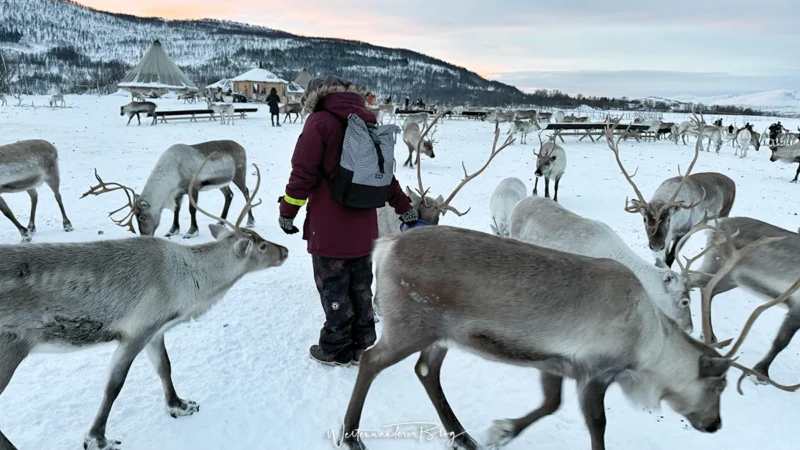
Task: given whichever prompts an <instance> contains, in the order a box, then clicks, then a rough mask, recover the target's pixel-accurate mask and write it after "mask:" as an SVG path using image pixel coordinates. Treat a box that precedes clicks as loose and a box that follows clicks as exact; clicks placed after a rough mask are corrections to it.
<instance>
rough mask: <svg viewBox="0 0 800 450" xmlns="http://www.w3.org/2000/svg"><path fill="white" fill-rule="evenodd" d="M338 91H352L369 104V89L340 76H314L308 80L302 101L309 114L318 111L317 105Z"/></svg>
mask: <svg viewBox="0 0 800 450" xmlns="http://www.w3.org/2000/svg"><path fill="white" fill-rule="evenodd" d="M336 92H352V93H354V94H358V95H360V96H361V97H363V98H364V105H366V104H367V90H366V89H364V88H363V87H361V86H358V85H356V84H353V83H350V82H348V81H345V80H343V79H341V78H338V77H333V76H328V77H325V78H314V79H312V80H311V81H309V82H308V89H307V90H306V92H305V93H304V94H303V97H302V99H301V100H300V103H302V104H303V108H304V109H305V111H306V112H307V113H309V114H311V113H313V112H315V111H316V109H317V106H318V104H319V102H320V100H322V99H323V98H325V96H326V95H328V94H333V93H336Z"/></svg>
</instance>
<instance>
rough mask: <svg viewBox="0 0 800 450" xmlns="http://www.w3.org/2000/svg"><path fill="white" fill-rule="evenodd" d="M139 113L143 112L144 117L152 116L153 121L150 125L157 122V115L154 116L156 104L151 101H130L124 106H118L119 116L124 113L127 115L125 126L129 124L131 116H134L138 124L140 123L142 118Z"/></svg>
mask: <svg viewBox="0 0 800 450" xmlns="http://www.w3.org/2000/svg"><path fill="white" fill-rule="evenodd" d="M141 113H145V114H146V117H152V118H153V122H152V123H151V124H150V125H156V124H157V123H158V117H157V116H156V104H155V103H153V102H137V101H132V102H130V103H128V104H127V105H125V106H120V108H119V115H120V116H124V115H126V114H127V116H128V123H126V124H125V126H128V125H130V124H131V120H133V116H136V120H137V121H138V122H139V125H141V124H142V119H140V118H139V114H141Z"/></svg>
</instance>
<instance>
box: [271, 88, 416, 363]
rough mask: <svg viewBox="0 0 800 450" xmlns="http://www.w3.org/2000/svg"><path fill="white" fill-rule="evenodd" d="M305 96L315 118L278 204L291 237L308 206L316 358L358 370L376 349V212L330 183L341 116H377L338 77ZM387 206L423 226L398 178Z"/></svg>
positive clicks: (341, 131)
mask: <svg viewBox="0 0 800 450" xmlns="http://www.w3.org/2000/svg"><path fill="white" fill-rule="evenodd" d="M303 96H304V98H303V104H304V108H305V109H306V111H307V112H309V113H311V115H310V116H309V117H308V119H307V120H306V123H305V126H304V127H303V131H302V133H301V134H300V137H299V138H298V140H297V144H296V145H295V149H294V155H292V174H291V176H290V177H289V183H288V184H287V185H286V193H285V195H284V196H283V197H281V198H280V200H279V202H280V218H279V224H280V226H281V228H282V229H283V230H284V232H286V233H287V234H294V233H296V232H298V231H300V230H298V229H297V227H296V226H295V225H294V222H293V219H294V218H295V216H296V215H297V212H298V210H299V209H300V208H301V207H302V206H303V205H306V204H307V212H306V220H305V222H304V223H303V239H305V240H306V241H308V252H309V253H310V254H311V258H312V263H313V267H314V279H315V282H316V285H317V290H318V291H319V295H320V298H321V300H322V308H323V309H324V311H325V324H324V326H323V327H322V330H321V331H320V338H319V345H313V346H311V349H310V350H309V353H310V355H311V357H312V358H314V359H315V360H317V361H319V362H321V363H325V364H331V365H344V366H347V365H350V364H351V363H352V364H358V361H359V359H360V357H361V354H363V352H364V350H365V349H366V348H368V347H370V346H371V345H372V344H374V343H375V319H374V312H373V308H372V288H371V285H372V263H371V261H370V253H371V252H372V243H373V241H374V240H375V239H377V237H378V214H377V210H376V209H356V208H351V207H348V206H345V205H343V204H341V203H339V202H337V201H336V200H334V198H333V196H332V194H331V190H330V188H329V186H328V183H327V181H326V180H327V179H328V178H329V177H330V176H331V175H332V173H334V171H335V170H336V169H337V167H338V166H339V162H340V159H341V154H342V145H343V141H344V131H345V126H344V124H343V123H342V122H341V121H340V119H338V118H337V117H336V116H340V117H343V118H346V117H348V116H349V115H350V114H355V115H357V116H358V117H360V118H361V119H362V120H363V121H364V122H367V123H373V124H374V123H376V118H375V115H374V114H373V113H372V112H371V111H369V110H368V109H367V107H366V91H365V90H364V89H362V88H361V87H359V86H356V85H355V84H352V83H350V82H348V81H346V80H343V79H341V78H338V77H334V76H328V77H324V78H314V79H312V80H311V81H310V82H309V84H308V88H307V89H306V92H305V94H304V95H303ZM331 112H332V113H333V114H331ZM334 114H335V115H334ZM387 202H388V203H389V205H391V206H392V207H393V208H394V210H395V211H396V212H397V213H398V214H401V219H400V220H401V221H402V222H403V223H407V224H413V223H415V222H416V221H417V214H416V211H415V210H414V209H413V208H412V207H411V200H410V199H409V198H408V196H406V195H405V193H404V192H403V190H402V188H401V187H400V184H399V183H398V182H397V180H396V179H393V180H392V184H391V187H390V193H389V198H388V199H387ZM399 225H400V224H399V223H398V226H399Z"/></svg>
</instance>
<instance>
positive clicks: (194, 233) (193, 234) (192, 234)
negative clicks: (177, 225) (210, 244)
mask: <svg viewBox="0 0 800 450" xmlns="http://www.w3.org/2000/svg"><path fill="white" fill-rule="evenodd" d="M199 235H200V232H199V231H197V230H194V231H192V230H189V231H188V232H186V234H184V235H183V238H184V239H191V238H195V237H197V236H199Z"/></svg>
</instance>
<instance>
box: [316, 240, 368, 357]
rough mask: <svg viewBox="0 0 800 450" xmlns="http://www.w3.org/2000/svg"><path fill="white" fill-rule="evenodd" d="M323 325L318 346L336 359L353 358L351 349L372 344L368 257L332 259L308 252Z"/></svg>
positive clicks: (362, 347)
mask: <svg viewBox="0 0 800 450" xmlns="http://www.w3.org/2000/svg"><path fill="white" fill-rule="evenodd" d="M311 259H312V262H313V264H314V280H315V282H316V284H317V290H318V291H319V296H320V299H321V300H322V309H324V310H325V325H324V326H323V327H322V330H320V334H319V345H320V347H322V350H323V351H324V352H325V353H326V354H329V355H331V356H333V357H335V358H336V359H337V360H340V361H346V360H348V359H349V358H352V356H353V351H354V350H358V349H366V348H367V347H370V346H371V345H372V344H374V343H375V317H374V316H375V315H374V312H373V309H372V262H371V261H370V257H369V256H365V257H362V258H355V259H335V258H326V257H324V256H317V255H311Z"/></svg>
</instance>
